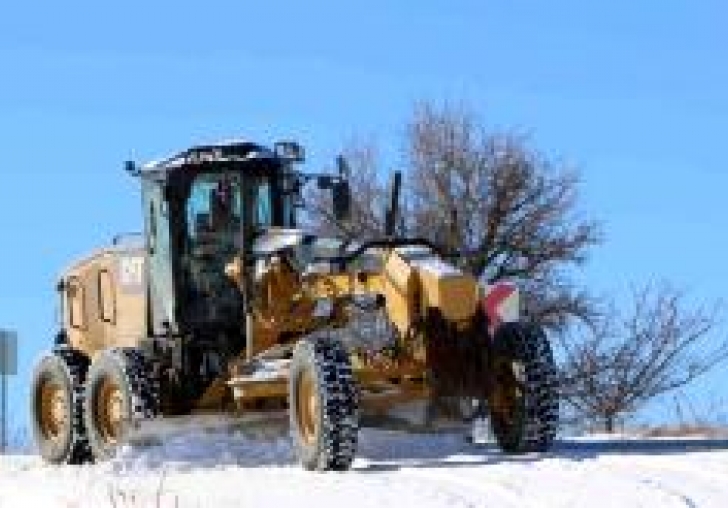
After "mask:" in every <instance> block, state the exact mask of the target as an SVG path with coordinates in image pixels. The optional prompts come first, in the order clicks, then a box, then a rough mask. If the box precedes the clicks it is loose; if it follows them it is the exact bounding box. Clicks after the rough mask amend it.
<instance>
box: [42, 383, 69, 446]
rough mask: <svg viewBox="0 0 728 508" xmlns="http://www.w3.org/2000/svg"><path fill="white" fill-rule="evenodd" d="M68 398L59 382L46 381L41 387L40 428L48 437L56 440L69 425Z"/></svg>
mask: <svg viewBox="0 0 728 508" xmlns="http://www.w3.org/2000/svg"><path fill="white" fill-rule="evenodd" d="M68 409H69V408H68V399H67V397H66V391H65V390H64V389H63V387H61V386H60V385H58V384H55V383H52V382H50V381H46V382H44V383H43V384H42V385H41V387H40V422H39V424H40V429H41V432H42V433H43V436H44V437H45V438H46V439H50V440H56V439H58V438H59V437H60V436H61V434H62V433H63V431H64V430H65V429H66V428H67V427H68V425H69V423H70V422H69V421H68V414H69V411H68Z"/></svg>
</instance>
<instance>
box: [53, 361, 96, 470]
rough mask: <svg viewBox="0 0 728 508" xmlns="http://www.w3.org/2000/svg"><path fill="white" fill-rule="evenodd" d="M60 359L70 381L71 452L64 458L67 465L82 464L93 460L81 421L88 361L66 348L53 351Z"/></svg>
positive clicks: (82, 421)
mask: <svg viewBox="0 0 728 508" xmlns="http://www.w3.org/2000/svg"><path fill="white" fill-rule="evenodd" d="M53 354H55V355H56V356H57V357H58V358H60V359H61V360H62V361H63V363H64V365H65V366H66V370H67V372H68V377H69V379H70V381H71V439H72V443H71V451H70V453H69V454H68V457H67V458H66V463H68V464H74V465H76V464H84V463H87V462H91V461H92V460H93V454H92V453H91V447H90V445H89V442H88V436H87V434H86V426H85V425H84V419H83V406H84V399H85V397H86V386H85V383H86V373H87V372H88V366H89V361H88V359H86V357H85V356H83V355H81V354H80V353H78V352H76V351H74V350H73V349H71V348H68V347H57V348H55V349H54V350H53Z"/></svg>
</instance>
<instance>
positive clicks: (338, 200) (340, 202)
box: [331, 180, 351, 222]
mask: <svg viewBox="0 0 728 508" xmlns="http://www.w3.org/2000/svg"><path fill="white" fill-rule="evenodd" d="M331 190H332V193H333V194H332V197H333V205H334V218H335V219H336V220H337V221H339V222H341V221H345V220H348V219H349V218H350V216H351V189H350V188H349V182H348V181H346V180H340V181H338V182H336V183H334V185H333V187H332V188H331Z"/></svg>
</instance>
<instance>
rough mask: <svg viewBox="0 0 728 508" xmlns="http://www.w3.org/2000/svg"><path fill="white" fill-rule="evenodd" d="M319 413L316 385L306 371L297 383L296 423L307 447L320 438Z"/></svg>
mask: <svg viewBox="0 0 728 508" xmlns="http://www.w3.org/2000/svg"><path fill="white" fill-rule="evenodd" d="M318 413H319V402H318V396H317V393H316V383H315V382H314V379H313V376H312V375H311V373H310V372H308V371H304V372H302V373H301V374H300V375H299V376H298V382H297V383H296V421H297V423H298V432H299V434H300V435H301V438H302V439H303V441H304V442H305V443H306V444H307V445H310V444H311V443H313V442H314V441H315V440H316V438H317V436H318V431H319V428H318V427H319V417H318Z"/></svg>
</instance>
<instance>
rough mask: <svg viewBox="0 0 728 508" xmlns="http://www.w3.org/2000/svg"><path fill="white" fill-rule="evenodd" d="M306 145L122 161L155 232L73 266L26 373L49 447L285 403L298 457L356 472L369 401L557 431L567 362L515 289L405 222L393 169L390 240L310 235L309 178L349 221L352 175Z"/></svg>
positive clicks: (545, 440) (541, 437)
mask: <svg viewBox="0 0 728 508" xmlns="http://www.w3.org/2000/svg"><path fill="white" fill-rule="evenodd" d="M303 159H304V156H303V148H302V147H301V146H300V145H298V144H297V143H293V142H280V143H276V144H275V145H274V146H273V148H267V147H264V146H261V145H258V144H255V143H250V142H245V141H236V142H230V143H220V144H211V145H203V146H195V147H193V148H190V149H188V150H185V151H183V152H181V153H179V154H177V155H175V156H173V157H170V158H168V159H165V160H161V161H158V162H152V163H149V164H146V165H144V166H138V165H137V164H135V163H133V162H128V163H126V165H125V167H126V170H127V171H128V172H129V173H131V174H132V175H133V176H134V177H135V178H138V179H139V181H140V183H141V194H142V205H143V216H144V231H143V233H142V234H141V235H140V238H138V239H137V241H130V240H129V239H124V238H117V239H115V240H114V242H113V243H112V245H110V246H109V247H107V248H103V249H101V250H99V251H98V252H96V253H94V254H92V255H90V256H89V257H86V258H84V259H82V260H81V261H78V262H76V263H75V264H73V265H72V266H71V267H70V268H69V269H68V270H66V271H65V272H64V273H63V274H62V276H61V277H60V281H59V283H58V286H57V290H58V294H59V300H60V316H61V318H60V324H59V331H58V334H57V336H56V339H55V345H54V347H53V348H52V349H51V350H50V351H49V352H48V353H47V354H46V355H45V356H43V357H42V359H41V360H40V361H39V363H38V364H37V367H36V369H35V372H34V375H33V380H32V389H31V404H30V406H31V421H32V430H33V435H34V438H35V441H36V443H37V446H38V449H39V451H40V453H41V455H42V456H43V457H44V459H45V460H46V461H48V462H50V463H68V464H78V463H83V462H87V461H93V460H104V459H108V458H110V457H112V456H114V454H115V452H116V450H117V449H118V448H119V446H120V445H122V444H123V443H125V442H126V440H127V439H128V437H129V435H131V434H132V433H134V431H135V430H136V429H139V428H142V427H143V426H144V425H145V424H147V423H150V422H154V421H158V420H165V419H169V418H173V417H174V416H177V415H190V414H197V413H225V414H227V415H233V416H242V415H245V414H246V413H249V412H261V411H269V410H270V411H272V410H278V411H281V410H285V409H286V408H287V410H288V413H289V414H290V429H291V435H292V440H293V443H294V446H295V450H296V452H297V456H298V459H299V460H300V462H301V464H302V465H303V466H304V467H305V468H307V469H312V470H346V469H348V468H349V467H350V466H351V464H352V461H353V459H354V457H355V453H356V448H357V435H358V429H359V417H360V414H361V413H362V412H368V411H372V412H374V413H377V412H380V413H381V412H384V411H387V410H389V409H391V408H393V407H398V406H401V405H402V404H409V403H412V402H413V401H436V400H442V399H448V400H458V401H469V403H468V404H471V405H473V406H474V407H479V408H487V414H488V416H489V419H490V422H491V428H492V432H493V435H494V437H495V439H496V441H497V443H498V445H499V446H500V447H501V448H502V449H503V450H504V451H505V452H510V453H519V452H529V451H543V450H546V449H548V448H549V446H550V445H551V443H552V441H553V439H554V435H555V432H556V422H557V416H558V400H557V387H556V384H555V379H556V377H555V367H554V360H553V356H552V352H551V348H550V346H549V342H548V340H547V338H546V336H545V334H544V333H543V331H542V330H541V329H540V328H539V327H538V326H537V325H536V324H534V323H528V322H525V321H521V320H519V316H518V303H517V299H518V295H517V291H516V290H515V288H514V287H512V286H509V285H503V284H499V285H494V286H486V285H481V284H479V283H478V281H477V280H476V279H475V278H474V277H472V276H471V275H468V274H466V273H463V272H462V271H461V270H459V269H457V268H456V267H455V266H454V265H453V264H451V263H450V262H449V261H448V259H450V258H449V257H445V256H442V255H441V254H440V253H439V251H438V246H436V245H433V244H432V243H430V242H429V241H427V240H426V239H423V238H400V237H397V236H395V235H394V234H393V233H394V227H393V224H394V222H395V220H396V214H397V206H396V203H397V194H398V189H399V179H395V182H396V185H394V186H393V188H394V189H395V190H394V192H393V193H392V203H391V205H390V207H389V210H388V211H387V224H388V225H387V227H386V230H385V231H383V232H382V236H381V238H378V239H373V240H368V241H361V242H358V243H357V242H354V241H345V240H341V239H334V238H323V237H318V236H316V235H313V234H309V233H307V232H306V231H305V230H304V229H302V228H301V227H300V225H299V220H300V217H299V215H300V213H299V212H300V210H301V209H302V208H303V207H305V205H306V203H305V199H304V197H305V195H306V193H305V192H304V189H305V187H306V186H307V185H309V184H310V185H317V186H318V188H319V189H320V190H319V191H318V192H326V193H329V195H330V197H331V202H332V206H331V216H332V217H335V218H336V219H337V220H342V221H345V220H347V216H348V212H349V205H350V200H351V194H350V192H351V191H350V189H349V184H348V179H347V176H348V168H347V165H346V161H345V160H344V159H343V158H339V159H338V167H339V170H338V173H337V172H334V173H335V174H311V173H305V172H303V171H301V170H300V169H299V167H300V164H301V163H302V162H303ZM98 213H100V212H97V214H98ZM483 411H485V409H483Z"/></svg>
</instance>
